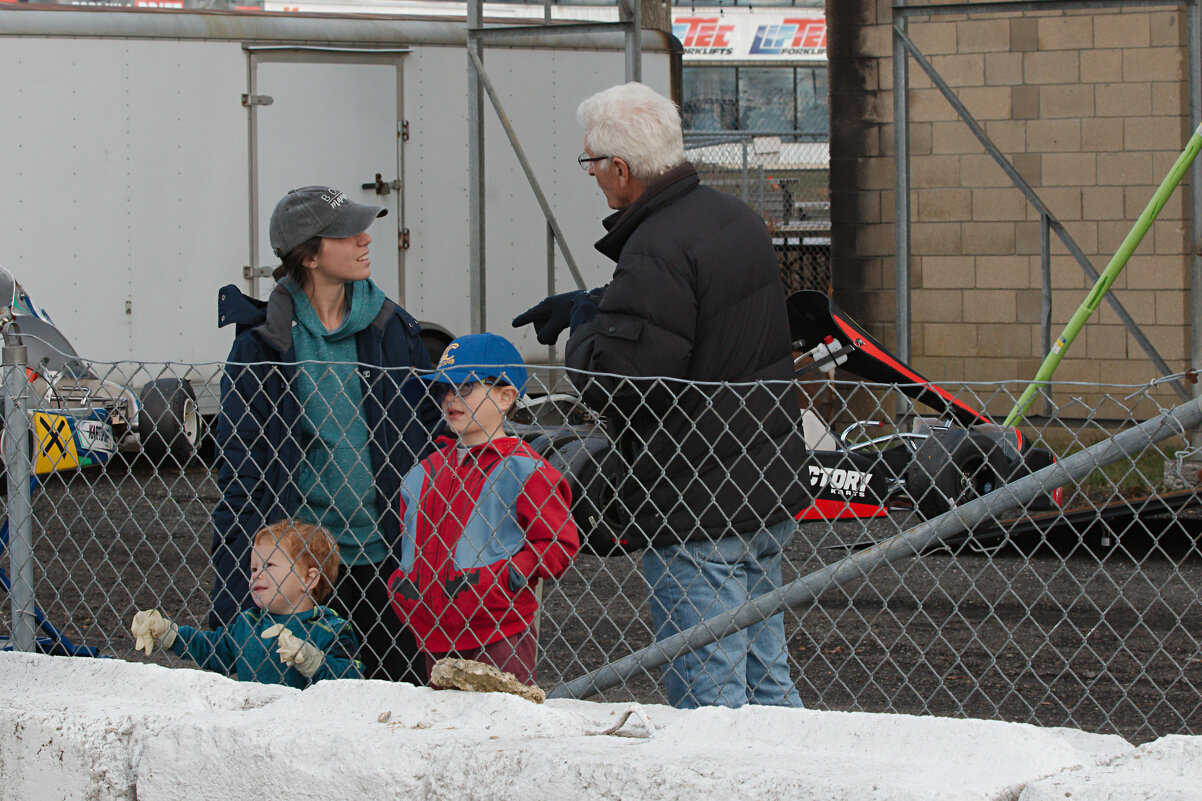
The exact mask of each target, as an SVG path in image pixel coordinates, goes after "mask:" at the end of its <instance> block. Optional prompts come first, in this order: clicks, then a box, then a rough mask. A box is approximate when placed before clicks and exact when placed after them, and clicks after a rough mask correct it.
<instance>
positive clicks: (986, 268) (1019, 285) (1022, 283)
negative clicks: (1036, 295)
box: [976, 255, 1031, 290]
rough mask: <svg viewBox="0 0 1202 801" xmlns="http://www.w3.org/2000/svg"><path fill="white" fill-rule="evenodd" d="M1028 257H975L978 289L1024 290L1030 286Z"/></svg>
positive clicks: (1029, 260) (1029, 259)
mask: <svg viewBox="0 0 1202 801" xmlns="http://www.w3.org/2000/svg"><path fill="white" fill-rule="evenodd" d="M1030 264H1031V257H1030V256H1016V255H1012V256H991V255H982V256H977V257H976V268H977V279H976V286H977V288H978V289H1008V290H1015V289H1024V288H1026V287H1029V286H1030V285H1031V274H1030Z"/></svg>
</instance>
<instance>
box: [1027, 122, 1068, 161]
mask: <svg viewBox="0 0 1202 801" xmlns="http://www.w3.org/2000/svg"><path fill="white" fill-rule="evenodd" d="M1027 149H1028V150H1029V151H1031V152H1033V153H1065V152H1070V153H1071V152H1076V151H1079V150H1081V122H1080V120H1031V121H1030V122H1028V123H1027Z"/></svg>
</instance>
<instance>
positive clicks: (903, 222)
mask: <svg viewBox="0 0 1202 801" xmlns="http://www.w3.org/2000/svg"><path fill="white" fill-rule="evenodd" d="M900 25H903V26H904V25H905V20H901V22H900ZM904 41H905V33H903V32H902V29H901V27H899V25H894V26H893V181H894V186H895V187H896V190H895V191H894V193H893V194H894V198H893V203H894V211H893V220H894V224H893V275H894V284H895V286H894V293H895V295H896V301H897V311H896V314H895V319H894V323H895V329H896V336H895V341H894V343H893V347H894V348H895V349H896V352H897V356H898V358H900V359H901V360H902V362H905V363H909V361H910V105H909V102H910V100H909V99H910V61H909V59H907V58H906V49H905V46H904ZM899 403H900V401H899ZM898 411H899V412H901V411H902V409H899V410H898Z"/></svg>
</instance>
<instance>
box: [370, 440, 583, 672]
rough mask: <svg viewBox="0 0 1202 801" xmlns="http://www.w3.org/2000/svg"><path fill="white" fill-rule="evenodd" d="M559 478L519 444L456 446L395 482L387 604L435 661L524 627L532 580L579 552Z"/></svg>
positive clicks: (553, 573) (557, 571)
mask: <svg viewBox="0 0 1202 801" xmlns="http://www.w3.org/2000/svg"><path fill="white" fill-rule="evenodd" d="M570 506H571V491H570V490H569V489H568V482H567V480H566V479H564V477H563V476H562V475H560V473H559V471H557V470H556V469H555V468H554V467H552V466H551V465H549V464H548V463H547V462H546V461H545V460H544V459H543V458H542V457H541V456H539V455H538V454H536V453H535V452H534V451H533V450H531V449H530V446H528V445H527V444H526V443H525V442H522V440H520V439H518V438H516V437H500V438H497V439H494V440H492V441H491V442H487V443H484V444H483V445H478V446H476V447H474V448H470V449H466V450H463V449H460V448H459V447H458V443H457V442H456V441H451V442H449V444H447V446H446V447H444V448H442V449H441V450H439V451H436V452H435V453H433V454H431V455H430V456H428V457H427V458H426V459H424V460H422V462H420V463H419V464H418V465H416V466H415V467H414V468H413V469H412V470H410V471H409V472H408V473H407V474H406V475H405V478H404V479H403V480H402V482H401V500H400V516H401V537H400V542H399V547H398V549H397V559H398V561H399V562H400V565H401V566H400V567H399V568H398V569H397V570H396V571H395V572H394V573H393V574H392V576H391V578H389V580H388V586H389V589H390V591H391V592H392V605H393V609H395V610H396V613H397V614H398V615H400V617H401V620H403V621H405V623H406V625H407V626H408V627H409V628H410V629H411V630H412V631H413V633H414V635H415V636H416V637H417V641H418V645H419V646H420V647H421V649H422V650H423V651H426V652H427V653H432V654H438V653H446V652H448V651H456V650H469V649H475V648H481V647H483V646H485V645H488V644H489V643H492V642H496V641H497V640H501V639H504V638H507V637H512V636H513V635H515V634H517V633H518V632H520V631H522V630H523V629H526V628H529V626H530V625H531V623H532V622H533V620H534V612H535V610H536V608H537V607H538V602H537V600H536V599H535V596H534V589H533V585H534V582H535V581H536V580H537V579H540V578H542V579H554V578H558V577H560V576H562V575H563V573H564V571H566V570H567V569H568V565H569V564H570V563H571V561H572V558H573V557H574V556H575V555H576V552H577V551H578V550H579V549H580V538H579V535H578V534H577V531H576V524H575V523H574V522H573V521H572V515H571V513H570V512H569V511H568V510H569V508H570Z"/></svg>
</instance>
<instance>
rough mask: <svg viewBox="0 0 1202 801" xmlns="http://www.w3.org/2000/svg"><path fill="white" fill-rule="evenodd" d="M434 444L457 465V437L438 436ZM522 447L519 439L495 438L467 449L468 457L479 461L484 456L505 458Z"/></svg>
mask: <svg viewBox="0 0 1202 801" xmlns="http://www.w3.org/2000/svg"><path fill="white" fill-rule="evenodd" d="M435 442H436V443H437V444H438V445H442V446H443V447H444V451H445V454H446V458H447V460H448V461H451V462H452V463H454V464H459V439H458V438H457V437H448V436H440V437H438V438H437V439H436V440H435ZM521 445H522V439H521V437H508V436H505V437H497V438H496V439H491V440H489V441H488V442H485V443H483V444H480V445H475V446H473V447H471V448H468V449H467V454H468V457H469V458H471V459H473V460H475V461H480V460H481V459H482V458H483V457H484V456H485V455H486V454H492V455H494V456H499V457H505V456H508V455H510V454H511V453H513V452H515V451H516V450H518V448H520V447H521Z"/></svg>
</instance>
